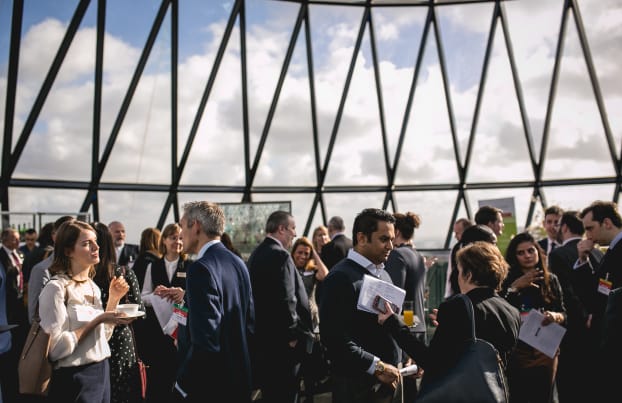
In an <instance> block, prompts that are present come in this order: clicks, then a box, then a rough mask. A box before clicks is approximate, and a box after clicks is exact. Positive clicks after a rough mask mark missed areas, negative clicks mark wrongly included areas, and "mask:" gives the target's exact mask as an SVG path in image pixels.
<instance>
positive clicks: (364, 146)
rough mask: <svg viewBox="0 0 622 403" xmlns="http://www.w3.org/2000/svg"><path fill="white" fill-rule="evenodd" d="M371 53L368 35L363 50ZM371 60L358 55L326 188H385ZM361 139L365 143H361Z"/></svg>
mask: <svg viewBox="0 0 622 403" xmlns="http://www.w3.org/2000/svg"><path fill="white" fill-rule="evenodd" d="M365 48H367V49H368V50H369V35H367V34H366V35H365V38H364V40H363V43H362V45H361V49H365ZM373 83H374V73H373V66H372V64H371V60H369V59H368V58H367V57H366V56H365V52H363V51H361V52H359V54H358V55H357V60H356V66H355V68H354V74H353V76H352V85H351V86H350V89H349V92H348V99H347V100H346V104H345V108H344V113H343V116H342V119H341V122H340V125H339V132H338V133H337V138H336V140H335V145H334V149H333V153H332V156H331V160H330V161H329V165H328V170H327V173H326V181H325V184H326V185H346V184H347V185H370V184H386V183H387V172H386V167H385V161H384V150H383V147H384V146H383V143H382V131H381V128H380V118H379V116H378V102H377V97H376V87H375V86H374V84H373ZM362 139H365V140H364V141H362Z"/></svg>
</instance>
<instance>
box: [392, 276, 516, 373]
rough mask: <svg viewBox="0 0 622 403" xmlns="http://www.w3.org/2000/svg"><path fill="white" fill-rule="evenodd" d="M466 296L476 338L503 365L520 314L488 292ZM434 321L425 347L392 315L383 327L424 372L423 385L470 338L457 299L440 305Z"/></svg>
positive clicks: (451, 360)
mask: <svg viewBox="0 0 622 403" xmlns="http://www.w3.org/2000/svg"><path fill="white" fill-rule="evenodd" d="M466 295H467V296H468V297H469V298H470V299H471V302H472V303H473V313H474V316H475V335H476V337H477V338H479V339H483V340H486V341H488V342H489V343H491V344H492V345H494V346H495V348H496V349H497V351H498V352H499V355H500V356H501V358H502V359H503V360H504V362H505V363H506V364H507V360H508V358H509V354H510V352H511V351H512V349H513V348H514V346H515V345H516V342H517V340H518V331H519V329H520V324H521V319H520V313H519V312H518V310H517V309H516V308H515V307H513V306H512V305H511V304H509V303H508V302H507V301H506V300H505V299H504V298H502V297H500V296H499V295H498V294H497V293H496V292H495V291H494V290H493V289H491V288H488V287H482V288H475V289H473V290H471V291H469V292H468V293H467V294H466ZM437 320H438V323H439V324H438V327H437V328H436V330H435V332H434V336H433V337H432V340H430V345H429V346H426V345H425V343H422V342H421V341H419V340H418V339H417V338H416V337H414V335H413V334H412V333H411V332H410V330H409V329H408V327H406V325H404V323H402V322H401V321H400V320H399V319H398V317H397V316H396V315H393V316H391V317H389V318H388V319H387V320H386V321H385V323H384V327H385V328H386V329H388V330H390V331H391V333H392V334H393V335H394V336H395V337H396V339H397V341H398V342H399V344H400V346H402V348H403V349H404V350H405V351H406V352H407V353H408V355H409V356H410V357H412V358H413V360H415V362H417V364H418V365H420V366H421V367H422V368H424V369H425V373H424V378H425V379H426V382H428V381H433V380H434V379H436V378H438V377H440V376H442V375H443V374H444V373H445V372H446V371H447V370H448V369H450V368H451V367H453V366H454V365H455V363H456V362H457V360H458V358H459V357H460V355H461V353H462V351H463V350H464V343H465V342H466V340H468V339H469V338H470V337H471V333H470V332H471V319H470V318H469V317H468V316H467V310H466V306H465V304H464V301H463V300H462V299H461V298H458V297H455V296H452V297H450V298H448V299H447V300H445V301H444V302H442V303H441V305H440V306H439V308H438V315H437Z"/></svg>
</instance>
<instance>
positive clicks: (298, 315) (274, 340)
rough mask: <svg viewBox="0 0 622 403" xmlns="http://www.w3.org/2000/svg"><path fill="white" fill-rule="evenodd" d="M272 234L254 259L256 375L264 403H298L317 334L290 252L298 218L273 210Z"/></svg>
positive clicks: (269, 227) (269, 223)
mask: <svg viewBox="0 0 622 403" xmlns="http://www.w3.org/2000/svg"><path fill="white" fill-rule="evenodd" d="M266 234H267V235H266V238H265V239H264V240H263V242H261V243H260V244H259V245H258V246H257V247H256V248H255V250H254V251H253V252H252V253H251V256H250V258H249V260H248V268H249V271H250V275H251V284H252V286H253V297H254V299H255V312H256V318H257V321H256V326H255V329H256V332H255V336H256V337H255V349H254V354H255V356H254V358H255V364H256V366H255V367H254V371H255V374H256V375H257V379H256V381H257V384H258V386H259V388H260V389H261V396H262V401H266V402H296V401H298V399H297V395H298V387H299V384H300V378H299V372H300V362H301V358H302V357H303V356H304V354H306V353H310V352H311V351H310V349H311V348H312V347H313V339H314V335H313V333H312V326H313V325H312V321H311V310H310V308H309V299H308V297H307V293H306V290H305V286H304V283H303V281H302V277H301V276H300V274H299V273H298V270H296V266H295V265H294V261H293V260H292V257H291V256H290V254H289V252H288V249H289V247H290V246H291V244H292V240H293V239H294V238H295V237H296V223H295V221H294V217H292V215H291V214H289V213H288V212H286V211H275V212H273V213H272V214H270V216H269V217H268V221H267V222H266Z"/></svg>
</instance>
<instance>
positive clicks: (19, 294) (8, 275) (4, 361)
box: [0, 228, 30, 402]
mask: <svg viewBox="0 0 622 403" xmlns="http://www.w3.org/2000/svg"><path fill="white" fill-rule="evenodd" d="M0 238H1V240H2V245H1V246H0V270H3V271H4V272H3V277H4V279H5V281H6V284H5V290H6V294H5V295H6V300H5V301H3V302H5V304H6V305H5V306H6V314H7V323H9V324H11V325H18V326H17V327H16V328H13V329H11V349H10V350H9V351H8V352H6V353H4V354H2V355H1V356H0V370H1V371H0V372H1V373H2V389H3V391H2V393H3V395H4V396H5V397H6V400H5V401H7V402H12V401H17V396H18V395H17V393H18V390H17V385H18V384H17V371H16V368H17V362H18V360H19V355H20V354H21V351H22V348H23V346H24V342H25V341H26V336H27V335H28V330H29V329H30V327H29V325H28V311H27V310H26V306H25V305H24V291H25V283H24V276H23V273H22V272H21V260H19V258H18V257H16V256H15V254H17V248H18V247H19V233H18V232H17V231H16V230H15V229H13V228H6V229H4V230H2V234H1V235H0ZM5 378H6V379H5Z"/></svg>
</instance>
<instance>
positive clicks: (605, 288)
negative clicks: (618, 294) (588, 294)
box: [598, 278, 613, 295]
mask: <svg viewBox="0 0 622 403" xmlns="http://www.w3.org/2000/svg"><path fill="white" fill-rule="evenodd" d="M612 286H613V283H612V282H611V281H609V280H605V279H604V278H601V279H598V292H599V293H601V294H603V295H609V293H610V292H611V287H612Z"/></svg>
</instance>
